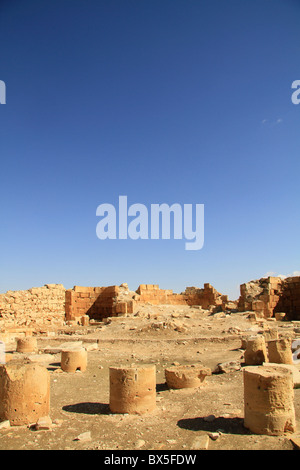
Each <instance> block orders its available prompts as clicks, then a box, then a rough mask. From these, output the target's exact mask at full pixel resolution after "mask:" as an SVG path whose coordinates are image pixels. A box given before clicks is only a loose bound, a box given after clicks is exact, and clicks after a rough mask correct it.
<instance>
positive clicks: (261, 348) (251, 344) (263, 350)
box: [244, 336, 268, 366]
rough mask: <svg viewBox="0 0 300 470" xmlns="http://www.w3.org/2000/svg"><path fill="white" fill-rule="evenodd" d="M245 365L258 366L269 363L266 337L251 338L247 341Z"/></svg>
mask: <svg viewBox="0 0 300 470" xmlns="http://www.w3.org/2000/svg"><path fill="white" fill-rule="evenodd" d="M244 361H245V364H247V365H251V366H256V365H261V364H263V363H264V362H268V353H267V347H266V341H265V338H264V336H255V337H253V336H252V337H251V338H249V339H248V341H247V346H246V350H245V355H244Z"/></svg>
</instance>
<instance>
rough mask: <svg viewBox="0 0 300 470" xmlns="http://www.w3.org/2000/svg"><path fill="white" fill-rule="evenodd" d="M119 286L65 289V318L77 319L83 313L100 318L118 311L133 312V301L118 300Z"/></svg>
mask: <svg viewBox="0 0 300 470" xmlns="http://www.w3.org/2000/svg"><path fill="white" fill-rule="evenodd" d="M119 293H120V287H119V286H109V287H81V286H74V288H73V289H68V290H67V291H66V320H71V321H74V320H75V321H79V320H80V318H81V317H82V316H84V315H88V316H89V317H90V318H91V319H95V320H102V319H103V318H106V317H108V316H114V315H117V314H120V313H133V302H132V301H131V299H129V300H128V301H120V300H119V299H118V295H119Z"/></svg>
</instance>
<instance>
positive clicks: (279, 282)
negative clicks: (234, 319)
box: [238, 276, 300, 320]
mask: <svg viewBox="0 0 300 470" xmlns="http://www.w3.org/2000/svg"><path fill="white" fill-rule="evenodd" d="M240 292H241V295H240V297H239V300H238V309H239V311H240V312H245V311H248V310H250V311H254V312H255V313H256V314H257V316H259V317H264V318H270V317H273V316H275V314H276V313H280V312H282V313H285V315H286V319H287V320H299V319H300V276H294V277H288V278H285V279H282V278H281V277H271V276H270V277H267V278H262V279H258V280H256V281H250V282H247V283H245V284H242V285H241V286H240Z"/></svg>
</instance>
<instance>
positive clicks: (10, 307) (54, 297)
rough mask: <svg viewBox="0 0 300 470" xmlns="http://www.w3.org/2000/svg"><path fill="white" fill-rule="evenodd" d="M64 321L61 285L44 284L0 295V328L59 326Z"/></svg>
mask: <svg viewBox="0 0 300 470" xmlns="http://www.w3.org/2000/svg"><path fill="white" fill-rule="evenodd" d="M64 319H65V288H64V286H63V285H62V284H45V286H43V287H33V288H32V289H28V290H19V291H7V292H6V293H5V294H0V327H1V326H4V325H5V326H6V327H7V326H36V325H40V326H42V325H51V324H52V325H57V326H59V325H62V324H63V322H64Z"/></svg>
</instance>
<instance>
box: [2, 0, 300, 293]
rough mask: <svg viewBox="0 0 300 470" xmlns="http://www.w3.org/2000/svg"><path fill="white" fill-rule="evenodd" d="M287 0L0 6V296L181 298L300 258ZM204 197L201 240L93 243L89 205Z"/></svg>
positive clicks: (298, 51)
mask: <svg viewBox="0 0 300 470" xmlns="http://www.w3.org/2000/svg"><path fill="white" fill-rule="evenodd" d="M299 18H300V2H299V0H294V1H292V0H281V1H279V0H272V1H271V0H243V1H241V0H226V1H225V0H163V1H162V0H84V1H83V0H51V1H49V0H26V2H25V1H24V0H14V1H13V2H12V1H10V0H1V1H0V44H1V48H0V80H3V81H4V82H5V83H6V87H7V97H6V104H5V105H0V159H1V167H0V168H1V185H0V196H1V209H0V210H1V213H0V215H1V230H0V242H1V244H0V247H1V248H0V266H1V278H0V292H5V291H6V290H8V289H11V290H17V289H28V288H30V287H32V286H41V285H43V284H45V283H63V284H64V286H65V287H67V288H70V287H73V285H87V286H90V285H91V286H102V285H104V286H105V285H112V284H120V283H122V282H128V284H129V287H130V288H131V289H132V290H135V289H137V287H138V285H139V284H142V283H151V284H153V283H155V284H159V285H160V287H161V288H166V289H168V288H169V289H173V290H174V291H175V292H181V291H182V290H184V289H185V287H186V286H199V287H202V286H203V283H204V282H210V283H211V284H212V285H214V287H215V288H216V289H217V290H219V291H220V292H221V293H223V294H228V295H229V296H230V297H231V298H233V299H234V298H237V297H238V295H239V289H238V286H239V285H240V284H242V283H243V282H246V281H249V280H251V279H256V278H260V277H262V276H264V275H265V274H266V273H268V272H274V273H276V274H284V275H288V274H291V273H293V272H295V271H299V269H300V249H299V240H300V217H299V205H300V204H299V203H300V196H299V179H300V178H299V175H300V163H299V157H300V145H299V143H300V132H299V130H300V105H298V106H296V105H294V104H292V102H291V94H292V90H291V84H292V82H293V81H294V80H299V79H300V68H299V58H300V25H299ZM119 195H127V197H128V202H129V204H133V203H141V204H145V205H146V206H147V207H150V204H155V203H160V204H161V203H167V204H170V205H171V204H173V203H175V202H176V203H179V204H182V205H183V204H188V203H190V204H197V203H198V204H204V205H205V243H204V247H203V249H202V250H199V251H186V250H185V249H184V243H185V242H184V240H137V241H133V240H105V241H101V240H99V239H98V238H97V237H96V224H97V222H98V218H97V217H96V208H97V206H98V205H99V204H102V203H111V204H115V205H116V206H117V202H118V197H119Z"/></svg>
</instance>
